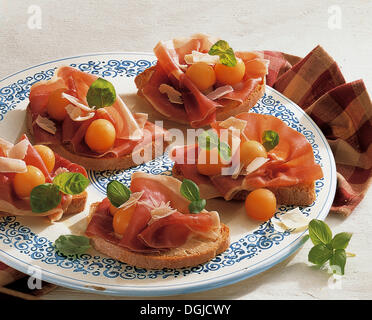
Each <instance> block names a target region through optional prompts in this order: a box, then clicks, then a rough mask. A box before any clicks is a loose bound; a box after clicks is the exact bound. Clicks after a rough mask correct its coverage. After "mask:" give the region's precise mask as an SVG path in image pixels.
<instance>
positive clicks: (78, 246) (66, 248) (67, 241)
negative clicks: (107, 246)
mask: <svg viewBox="0 0 372 320" xmlns="http://www.w3.org/2000/svg"><path fill="white" fill-rule="evenodd" d="M54 246H55V247H56V249H57V250H58V251H59V252H61V253H62V254H63V255H65V256H70V255H75V254H82V253H85V252H86V251H87V250H88V249H89V248H90V240H89V238H87V237H84V236H76V235H73V234H69V235H62V236H59V237H58V239H57V240H56V241H55V242H54Z"/></svg>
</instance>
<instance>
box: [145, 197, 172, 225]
mask: <svg viewBox="0 0 372 320" xmlns="http://www.w3.org/2000/svg"><path fill="white" fill-rule="evenodd" d="M176 211H177V210H176V209H173V208H172V207H171V206H170V201H168V202H167V203H164V202H161V203H160V205H159V206H158V207H156V208H154V209H152V210H151V220H150V221H149V222H148V224H149V225H150V224H152V223H154V222H155V221H157V220H159V219H162V218H165V217H168V216H170V215H171V214H173V213H175V212H176Z"/></svg>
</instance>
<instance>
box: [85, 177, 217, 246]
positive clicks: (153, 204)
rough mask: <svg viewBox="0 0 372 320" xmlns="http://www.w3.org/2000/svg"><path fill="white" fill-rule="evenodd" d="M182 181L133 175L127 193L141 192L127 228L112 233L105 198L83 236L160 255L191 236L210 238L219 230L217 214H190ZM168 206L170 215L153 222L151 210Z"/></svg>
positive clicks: (107, 201) (205, 212)
mask: <svg viewBox="0 0 372 320" xmlns="http://www.w3.org/2000/svg"><path fill="white" fill-rule="evenodd" d="M180 186H181V182H180V181H178V180H177V179H174V178H173V177H169V176H162V175H160V176H158V175H150V174H147V173H142V172H136V173H134V174H133V175H132V181H131V186H130V190H131V191H132V194H133V193H141V196H140V198H139V199H138V200H137V203H136V207H135V210H134V212H133V214H132V216H131V218H130V222H129V225H128V227H127V229H126V230H125V232H124V234H123V235H122V236H121V237H118V236H117V235H115V233H114V229H113V227H112V221H113V217H112V215H111V214H110V211H109V207H110V202H109V200H108V199H107V198H105V199H104V200H103V201H102V202H101V203H100V204H99V206H98V208H97V209H96V210H95V212H94V214H93V215H92V216H91V219H90V222H89V224H88V227H87V230H86V234H87V236H89V237H97V236H98V237H100V238H103V239H105V240H107V241H109V242H111V243H113V244H116V245H119V246H120V247H123V248H126V249H129V250H130V251H133V252H145V253H146V252H161V251H164V250H167V249H170V248H176V247H180V246H182V245H183V244H185V243H186V242H187V240H188V239H189V238H190V237H193V236H194V237H202V238H211V237H212V238H213V237H216V234H215V233H214V232H215V231H216V230H218V229H219V227H220V222H219V218H218V214H217V212H214V211H213V212H208V211H206V210H203V211H201V212H200V213H198V214H191V213H190V212H189V210H188V205H189V203H190V202H189V201H188V200H187V199H186V198H184V197H183V196H182V195H181V194H180ZM164 203H167V206H168V207H169V208H170V210H172V212H171V213H170V214H167V215H164V216H163V217H157V219H152V214H151V211H152V210H153V209H154V208H157V207H158V206H160V205H161V204H164Z"/></svg>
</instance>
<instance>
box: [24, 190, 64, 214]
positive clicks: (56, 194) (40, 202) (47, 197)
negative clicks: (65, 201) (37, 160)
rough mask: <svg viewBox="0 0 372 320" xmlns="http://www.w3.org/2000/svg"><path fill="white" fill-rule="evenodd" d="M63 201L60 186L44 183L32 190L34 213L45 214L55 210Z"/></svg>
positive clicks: (31, 200)
mask: <svg viewBox="0 0 372 320" xmlns="http://www.w3.org/2000/svg"><path fill="white" fill-rule="evenodd" d="M61 200H62V195H61V193H60V191H59V188H58V186H56V185H54V184H52V183H44V184H41V185H38V186H36V187H35V188H33V189H32V191H31V194H30V204H31V210H32V212H36V213H43V212H47V211H49V210H51V209H54V208H55V207H57V206H58V205H59V203H60V202H61Z"/></svg>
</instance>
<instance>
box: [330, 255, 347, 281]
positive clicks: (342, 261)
mask: <svg viewBox="0 0 372 320" xmlns="http://www.w3.org/2000/svg"><path fill="white" fill-rule="evenodd" d="M329 265H330V267H331V269H332V271H333V273H336V274H339V275H344V273H345V265H346V252H345V250H344V249H337V250H335V252H334V254H333V256H332V257H331V259H330V260H329Z"/></svg>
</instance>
